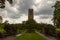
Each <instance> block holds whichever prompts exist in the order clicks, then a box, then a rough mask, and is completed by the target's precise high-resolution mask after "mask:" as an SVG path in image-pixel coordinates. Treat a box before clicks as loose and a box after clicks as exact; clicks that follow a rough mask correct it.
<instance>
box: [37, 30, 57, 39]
mask: <svg viewBox="0 0 60 40" xmlns="http://www.w3.org/2000/svg"><path fill="white" fill-rule="evenodd" d="M36 33H38V34H39V35H41V36H43V37H44V38H46V39H47V40H57V39H56V38H54V37H51V36H49V37H48V36H45V35H44V34H41V33H39V32H37V31H36Z"/></svg>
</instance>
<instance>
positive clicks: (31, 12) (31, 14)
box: [28, 8, 34, 20]
mask: <svg viewBox="0 0 60 40" xmlns="http://www.w3.org/2000/svg"><path fill="white" fill-rule="evenodd" d="M33 13H34V12H33V9H31V8H30V9H28V20H30V19H33V18H34V16H33Z"/></svg>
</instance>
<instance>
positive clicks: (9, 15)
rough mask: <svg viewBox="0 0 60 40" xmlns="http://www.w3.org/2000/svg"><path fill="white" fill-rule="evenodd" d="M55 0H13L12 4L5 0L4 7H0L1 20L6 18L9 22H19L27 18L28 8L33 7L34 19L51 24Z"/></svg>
mask: <svg viewBox="0 0 60 40" xmlns="http://www.w3.org/2000/svg"><path fill="white" fill-rule="evenodd" d="M55 2H56V0H13V4H10V3H9V2H8V1H6V2H5V6H6V7H5V8H4V9H1V8H0V16H2V17H3V22H4V21H5V20H8V21H9V23H21V22H22V21H26V20H27V19H28V9H29V8H33V9H34V19H35V20H36V21H37V22H38V23H49V24H52V21H51V19H52V18H53V11H54V8H52V6H53V5H54V4H55Z"/></svg>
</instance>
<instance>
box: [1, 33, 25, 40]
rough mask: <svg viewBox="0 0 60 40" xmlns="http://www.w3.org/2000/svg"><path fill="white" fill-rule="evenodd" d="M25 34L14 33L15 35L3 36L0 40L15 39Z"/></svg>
mask: <svg viewBox="0 0 60 40" xmlns="http://www.w3.org/2000/svg"><path fill="white" fill-rule="evenodd" d="M23 34H25V33H21V34H17V35H14V36H8V37H5V38H1V39H0V40H15V39H16V38H17V37H19V36H21V35H23Z"/></svg>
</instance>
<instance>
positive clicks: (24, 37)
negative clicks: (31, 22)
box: [16, 33, 46, 40]
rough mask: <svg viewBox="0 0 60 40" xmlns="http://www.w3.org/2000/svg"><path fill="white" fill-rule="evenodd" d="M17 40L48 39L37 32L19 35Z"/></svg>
mask: <svg viewBox="0 0 60 40" xmlns="http://www.w3.org/2000/svg"><path fill="white" fill-rule="evenodd" d="M16 40H46V39H45V38H43V37H42V36H40V35H38V34H36V33H26V34H24V35H22V36H20V37H17V38H16Z"/></svg>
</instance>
